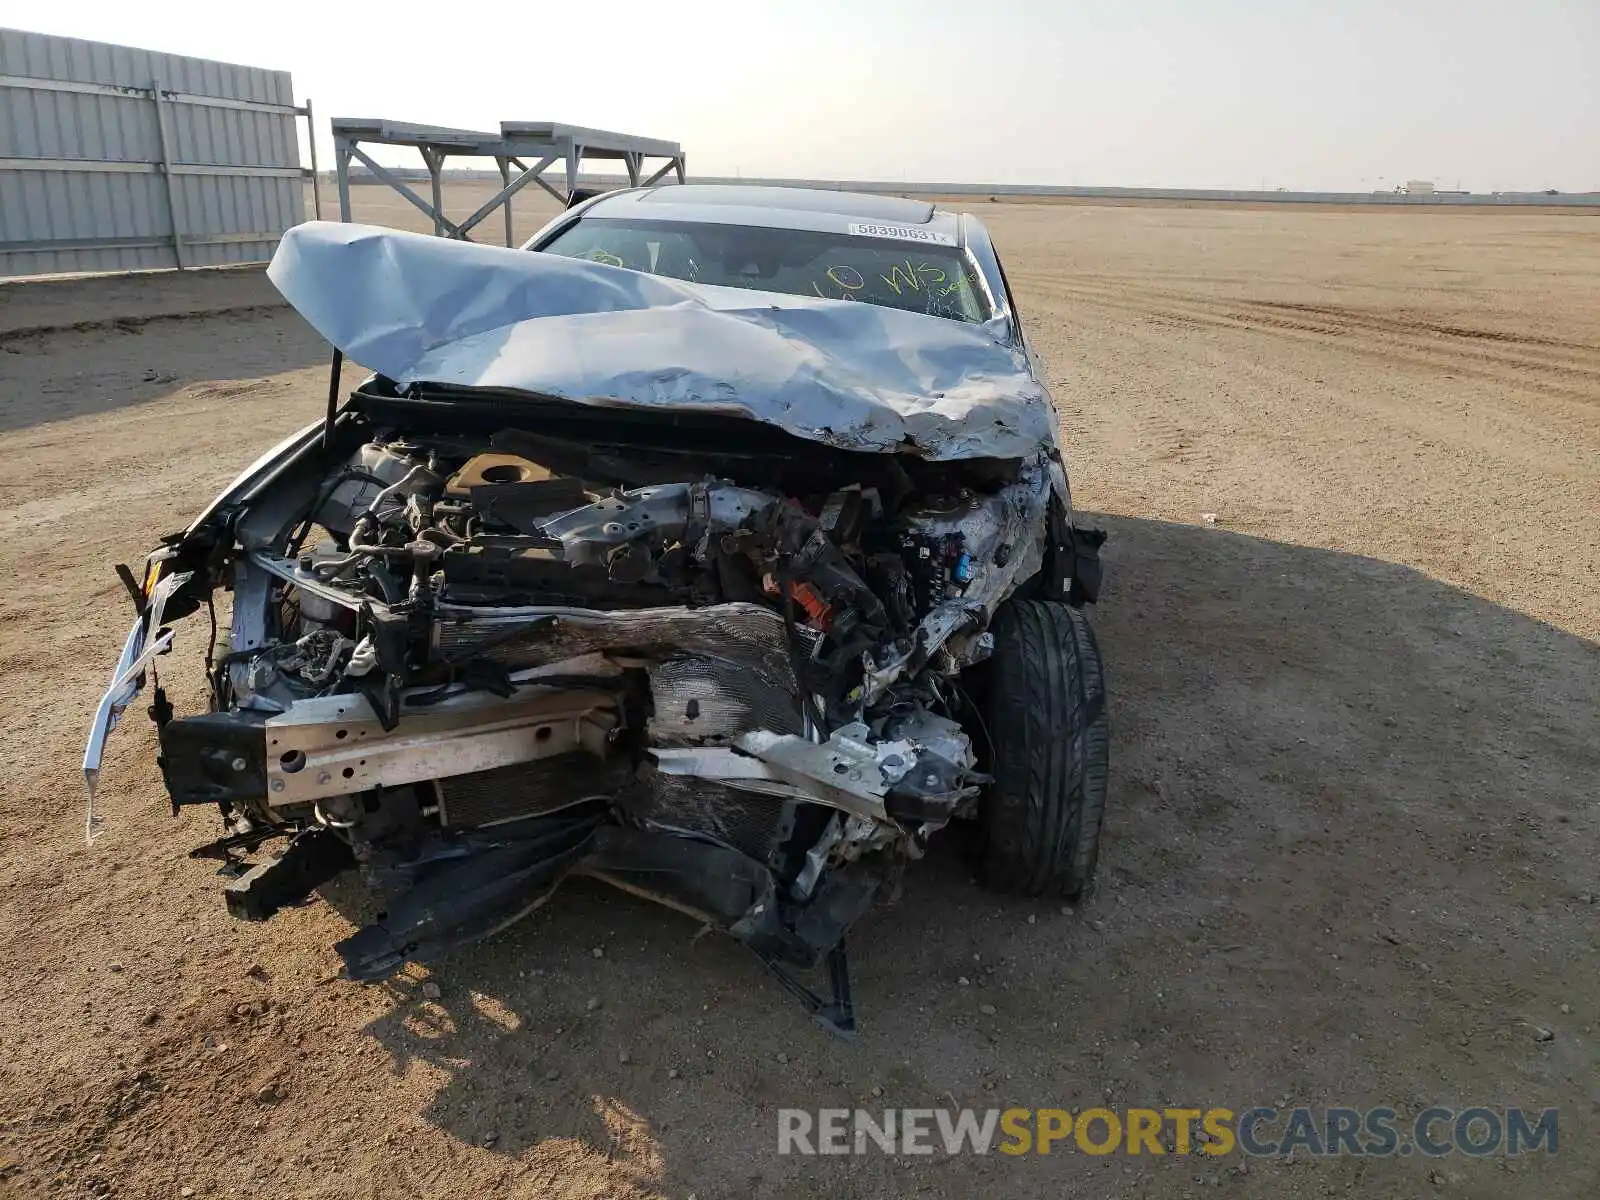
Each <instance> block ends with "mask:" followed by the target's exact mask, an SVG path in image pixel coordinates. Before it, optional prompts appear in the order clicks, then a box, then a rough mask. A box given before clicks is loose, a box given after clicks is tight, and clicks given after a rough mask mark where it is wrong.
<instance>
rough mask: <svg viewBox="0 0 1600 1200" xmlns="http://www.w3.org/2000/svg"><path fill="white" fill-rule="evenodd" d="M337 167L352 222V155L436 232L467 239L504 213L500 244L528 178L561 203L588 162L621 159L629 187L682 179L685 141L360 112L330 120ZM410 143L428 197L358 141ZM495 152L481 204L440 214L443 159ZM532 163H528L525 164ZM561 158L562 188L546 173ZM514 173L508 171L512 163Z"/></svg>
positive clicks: (342, 203) (342, 205)
mask: <svg viewBox="0 0 1600 1200" xmlns="http://www.w3.org/2000/svg"><path fill="white" fill-rule="evenodd" d="M332 124H333V147H334V168H335V175H336V177H337V179H338V185H339V219H340V220H341V221H348V220H350V163H351V160H352V159H354V160H355V161H356V162H359V163H360V164H361V165H362V166H364V167H366V169H367V170H369V171H371V172H372V174H373V176H374V177H376V178H377V179H378V180H379V181H380V182H382V183H386V184H388V185H389V186H390V187H391V188H393V189H394V190H395V191H396V192H398V193H399V194H400V195H401V196H402V197H403V198H404V199H406V200H407V201H409V202H410V203H411V204H412V205H413V206H415V207H416V208H417V209H419V210H420V211H421V212H422V213H423V214H424V215H425V216H427V217H428V218H429V219H430V220H431V221H432V222H433V232H434V233H435V234H437V235H439V236H440V237H452V238H459V239H461V240H464V241H470V240H471V239H470V238H469V237H468V234H469V233H471V231H472V230H473V229H474V228H476V227H477V226H478V225H479V224H481V223H482V222H483V221H484V220H485V219H486V218H487V217H488V216H489V215H490V214H491V213H493V212H494V210H495V209H497V208H499V209H502V210H503V212H504V216H505V242H506V245H508V246H509V245H511V244H512V232H511V198H512V197H513V196H515V195H516V194H517V193H518V192H520V191H521V190H522V189H523V188H524V187H526V186H527V185H528V184H530V183H536V184H538V185H539V186H540V187H542V188H543V189H544V190H545V191H546V192H548V193H550V195H551V196H553V197H555V199H556V200H557V201H558V202H559V203H561V204H562V205H563V206H565V205H567V204H569V203H570V202H571V200H572V195H573V192H574V191H575V190H576V189H577V186H578V171H579V169H580V168H581V167H582V165H583V163H584V161H585V160H601V161H609V162H620V163H622V165H623V169H624V170H626V171H627V173H628V182H629V184H630V185H631V186H633V187H641V186H649V185H651V184H655V183H660V182H661V181H662V180H663V179H665V178H666V177H667V176H668V175H669V174H670V175H675V176H676V177H677V180H678V182H679V183H683V182H684V153H683V147H681V146H680V145H678V143H677V142H667V141H662V140H660V139H658V138H647V137H636V136H634V135H633V134H627V133H611V132H609V131H607V130H604V129H585V128H584V127H583V126H581V125H559V124H555V123H554V122H550V121H502V122H501V123H500V132H499V133H498V134H495V133H485V132H481V131H478V130H472V129H449V128H446V127H444V126H439V125H411V124H407V123H405V122H402V121H385V120H380V119H369V118H364V117H335V118H333V123H332ZM363 142H365V143H368V144H376V145H383V146H409V147H411V148H413V149H415V150H417V151H418V152H419V153H421V155H422V161H423V164H424V165H425V166H426V167H427V169H428V179H429V182H430V184H431V197H430V199H427V200H425V199H423V198H422V197H421V196H419V195H417V193H416V192H414V191H412V189H411V188H410V187H409V186H407V184H406V182H405V181H404V180H403V179H401V178H400V177H399V176H398V175H396V174H395V173H394V171H393V170H392V169H390V168H388V167H384V166H382V165H381V164H379V163H377V162H375V161H373V159H372V157H371V156H370V155H369V154H367V153H366V152H365V151H364V150H362V149H361V144H362V143H363ZM452 156H454V157H460V158H492V159H494V161H495V165H496V166H497V167H499V169H500V183H501V187H500V190H499V191H498V192H496V193H495V194H494V195H493V196H491V197H490V198H489V199H488V200H485V201H484V202H483V203H482V204H481V205H479V206H478V209H477V211H476V212H474V213H473V214H472V215H471V216H469V217H467V219H466V220H464V221H460V222H456V221H452V220H451V219H450V218H449V217H447V216H445V213H444V180H443V173H444V163H445V160H446V159H447V158H450V157H452ZM645 159H665V160H666V162H665V163H664V164H663V165H662V166H661V167H660V168H658V169H657V170H656V171H655V172H654V173H653V174H651V175H650V176H648V177H646V176H645V175H644V161H645ZM529 162H532V163H533V165H532V166H529V165H528V164H529ZM558 164H560V165H561V167H562V169H563V170H564V172H565V190H564V191H563V190H558V189H557V188H556V187H555V186H554V185H552V184H551V183H550V181H549V180H548V179H546V178H545V177H544V173H545V172H546V171H547V170H549V169H550V168H551V167H553V166H556V165H558ZM512 167H515V168H516V169H517V171H518V174H517V175H516V176H515V177H513V176H512V173H511V168H512Z"/></svg>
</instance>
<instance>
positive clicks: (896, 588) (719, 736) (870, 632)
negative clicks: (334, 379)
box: [142, 398, 1084, 978]
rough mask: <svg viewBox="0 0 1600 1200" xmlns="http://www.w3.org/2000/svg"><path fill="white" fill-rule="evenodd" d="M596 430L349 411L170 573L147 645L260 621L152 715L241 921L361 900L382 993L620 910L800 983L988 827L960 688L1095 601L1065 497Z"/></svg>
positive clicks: (1040, 479) (954, 469) (704, 437)
mask: <svg viewBox="0 0 1600 1200" xmlns="http://www.w3.org/2000/svg"><path fill="white" fill-rule="evenodd" d="M584 420H585V421H587V422H589V423H590V424H589V425H588V426H587V427H585V428H580V429H565V428H560V427H555V428H551V427H550V426H549V425H548V424H546V425H544V426H542V427H541V428H540V430H539V431H538V432H531V431H529V430H528V429H525V428H521V427H516V428H510V427H505V426H504V425H503V422H501V421H497V420H495V419H493V416H492V414H490V415H485V414H479V415H478V419H471V418H470V415H469V416H467V417H464V416H463V414H462V413H460V412H452V413H450V414H449V415H448V419H441V414H439V413H438V412H430V411H428V410H425V409H424V410H421V411H418V410H414V409H410V408H408V407H407V406H406V405H404V404H402V403H400V402H399V401H398V400H395V399H393V398H380V399H376V400H374V402H373V403H371V404H369V405H367V406H364V407H363V406H357V405H353V406H352V407H351V408H350V409H349V410H347V411H346V413H344V414H343V415H342V416H341V418H340V421H339V423H338V424H337V426H335V427H331V428H330V429H329V430H328V431H326V433H325V434H324V435H323V436H322V437H321V438H320V439H318V438H314V437H310V436H307V437H305V438H304V439H303V440H302V443H301V444H300V445H299V446H298V448H296V449H293V450H292V451H290V452H289V453H287V454H284V455H281V456H280V457H279V459H278V460H277V461H276V462H275V463H274V464H272V467H271V469H270V470H269V471H268V472H266V473H265V474H264V475H262V476H261V477H259V478H256V479H254V480H252V481H250V482H249V484H248V485H247V486H245V487H243V488H242V489H240V490H236V492H235V493H233V494H231V495H225V496H224V497H223V498H222V499H221V500H220V501H219V503H218V505H217V506H214V508H213V510H212V511H211V512H209V513H208V514H207V515H206V516H204V517H202V518H201V519H200V520H199V521H197V522H196V523H195V525H194V526H191V528H190V529H189V530H187V531H186V532H185V533H184V534H181V535H175V536H174V538H172V539H169V540H168V543H167V545H166V546H165V547H164V548H163V549H162V550H160V551H158V552H157V553H156V554H155V555H153V556H152V559H151V565H150V568H149V570H147V585H148V583H149V581H151V580H159V583H158V584H157V586H155V588H154V591H153V592H152V594H151V597H150V599H149V600H148V602H147V605H146V609H145V610H143V612H142V615H143V617H144V618H145V620H146V622H147V635H148V637H149V639H151V640H154V639H156V638H157V637H158V636H165V637H167V638H168V639H170V636H171V635H170V632H164V631H163V628H162V627H163V625H164V623H165V622H166V621H168V620H170V619H172V618H174V617H176V616H181V615H183V613H184V612H186V611H191V610H193V609H194V608H196V607H198V606H199V605H200V604H202V603H204V604H208V605H209V604H211V603H212V597H211V592H212V591H213V590H214V589H216V588H226V589H231V590H232V592H233V611H232V618H231V622H230V624H229V628H228V633H227V639H226V644H225V645H224V646H222V647H220V648H214V649H212V650H208V652H207V674H208V679H209V683H210V706H209V707H210V711H208V712H205V713H199V714H195V715H192V716H177V715H176V714H174V713H173V712H172V711H171V706H170V705H168V704H167V703H166V701H165V699H164V694H163V693H162V692H161V691H160V689H159V687H158V689H157V702H156V704H155V705H154V706H153V708H152V713H153V715H155V716H156V719H157V724H158V726H159V728H160V740H161V747H162V754H161V766H162V771H163V775H164V778H165V782H166V784H167V789H168V792H169V794H170V795H171V798H172V801H173V806H174V811H177V810H178V809H180V808H181V807H184V806H188V805H196V804H206V805H209V804H215V805H217V806H218V808H219V809H220V811H221V813H222V815H223V819H224V826H225V830H226V833H225V836H224V837H223V838H222V839H220V840H219V841H218V842H217V843H215V845H214V847H213V848H214V849H215V850H216V851H217V853H218V854H219V856H221V857H223V858H224V859H225V860H226V861H229V862H234V863H236V866H237V869H238V875H239V877H238V878H236V879H234V880H233V881H232V882H230V883H229V884H228V885H227V889H226V894H227V897H228V902H229V906H230V909H232V911H234V912H235V913H236V915H239V916H243V917H247V918H252V919H265V918H266V917H269V916H271V915H272V913H273V912H275V911H277V910H278V909H279V908H281V907H282V906H283V905H284V904H285V903H291V902H293V900H294V898H295V897H297V896H299V895H303V894H304V893H305V892H306V891H307V890H308V889H309V888H310V887H313V886H315V885H316V883H317V882H319V881H320V880H321V879H323V878H326V877H327V876H328V875H329V874H331V873H336V872H337V871H338V870H342V869H344V868H346V867H348V866H350V865H354V866H357V867H359V869H360V871H361V872H362V874H363V876H364V877H365V879H366V881H367V883H368V884H370V885H372V886H373V887H374V888H376V889H378V890H379V892H380V893H381V894H382V895H384V896H385V897H386V898H387V899H388V903H387V907H386V908H385V911H384V913H383V914H382V915H381V916H380V918H379V920H378V921H376V922H374V923H373V924H371V925H368V926H367V927H365V928H363V929H362V930H360V931H359V932H358V933H356V934H355V935H354V936H352V937H351V938H348V939H346V940H345V941H344V942H342V943H340V945H339V950H340V952H341V954H342V955H343V956H344V959H345V963H346V969H347V972H348V973H349V974H350V975H351V976H352V977H355V978H377V977H381V976H383V975H385V974H387V973H389V972H390V971H392V970H394V969H395V968H396V967H398V966H399V965H400V964H401V963H402V962H404V961H406V960H407V959H420V960H422V961H427V960H428V959H429V957H430V956H433V955H436V954H438V953H443V952H444V951H445V950H446V949H448V948H450V947H451V946H454V945H458V944H460V943H461V942H463V941H466V940H471V939H472V938H474V937H477V936H481V935H482V934H483V933H485V932H487V931H489V930H490V929H492V928H497V927H499V924H502V923H504V920H505V918H506V910H507V906H508V905H510V906H513V907H514V906H515V905H518V904H526V903H527V902H528V897H529V896H530V895H533V896H543V895H546V894H548V892H549V891H551V890H553V889H554V888H555V887H556V886H558V885H559V883H560V882H561V880H562V879H564V878H566V877H568V876H570V875H574V874H577V875H592V876H596V877H599V878H603V879H605V880H606V881H607V882H610V883H613V884H616V885H617V886H620V887H623V888H625V889H627V890H631V891H635V892H639V893H641V894H644V895H647V896H649V897H651V898H653V899H657V900H661V901H663V902H665V903H668V904H670V905H671V906H673V907H676V908H679V909H681V910H686V911H689V912H692V913H694V914H696V915H699V916H702V917H703V918H705V919H706V920H708V921H709V922H711V923H713V924H715V925H717V926H719V927H721V928H724V929H727V930H728V931H729V932H731V933H733V934H734V935H735V936H736V937H739V938H740V939H741V940H743V941H745V942H746V943H747V944H749V945H750V946H751V947H752V948H753V949H755V950H756V951H757V952H758V953H759V954H761V955H762V957H763V958H764V959H765V960H766V961H768V963H769V965H773V964H776V963H778V962H789V963H797V964H802V965H809V964H811V963H814V962H815V961H817V959H818V958H819V956H821V955H822V954H825V953H828V952H830V950H831V949H832V948H833V947H836V946H838V945H839V944H841V939H842V937H843V933H844V930H845V929H846V928H847V927H848V925H849V923H850V922H851V921H853V920H854V919H855V918H856V917H857V916H859V915H860V913H861V912H862V911H864V910H865V908H866V906H867V905H868V904H869V903H870V902H871V900H872V898H873V897H874V896H875V895H880V894H884V893H892V892H893V891H894V890H895V888H896V886H897V879H898V873H899V871H900V869H901V868H902V867H903V865H904V864H905V863H906V862H907V861H909V860H911V859H915V858H917V857H920V856H921V854H922V852H923V849H924V847H925V845H926V842H927V839H928V837H929V835H930V834H931V833H932V832H934V831H935V830H938V829H940V828H942V827H943V826H945V825H946V824H948V823H949V822H950V821H951V820H953V819H956V818H959V817H963V816H969V815H971V814H972V813H973V812H974V811H975V806H976V802H977V798H978V796H979V793H980V791H981V790H982V787H983V785H984V784H985V782H986V781H987V779H988V776H987V775H986V774H985V773H984V770H983V764H984V762H985V759H986V757H987V753H988V750H987V747H986V745H985V744H984V740H985V739H986V737H987V731H986V730H985V729H984V728H983V724H982V717H981V715H980V713H979V710H978V706H977V705H976V704H975V703H974V701H973V698H972V696H971V694H970V692H969V690H968V685H967V683H965V682H963V680H962V678H961V676H962V672H963V671H965V670H966V669H967V668H969V667H971V666H973V665H974V664H977V663H980V662H982V661H983V660H984V659H985V657H987V655H988V654H989V653H990V651H991V650H992V647H993V641H992V635H991V634H989V633H988V631H987V626H988V624H989V619H990V617H991V616H992V615H993V613H994V611H995V609H996V607H997V606H998V605H999V604H1000V602H1001V601H1002V600H1004V599H1005V598H1006V597H1008V596H1010V595H1012V594H1014V593H1016V592H1017V591H1018V590H1019V589H1020V588H1023V587H1027V588H1031V589H1037V590H1039V591H1041V592H1047V591H1048V589H1052V588H1054V589H1057V590H1058V591H1060V592H1062V593H1064V592H1065V591H1066V589H1067V588H1069V587H1073V586H1079V582H1078V581H1079V580H1080V577H1082V576H1084V572H1083V571H1081V570H1078V571H1073V570H1071V565H1072V559H1071V558H1070V557H1069V556H1070V555H1071V554H1072V553H1073V552H1074V550H1073V548H1074V543H1073V542H1072V541H1071V539H1070V533H1071V531H1070V527H1069V525H1068V523H1067V521H1066V519H1065V513H1066V512H1067V511H1068V510H1067V508H1066V503H1065V497H1064V491H1065V489H1064V479H1061V480H1060V481H1059V484H1058V476H1059V475H1060V470H1059V464H1058V463H1056V462H1053V461H1052V460H1050V459H1048V458H1044V457H1041V458H1039V459H1037V460H1033V461H1024V462H993V461H977V462H962V463H954V464H950V463H925V462H909V463H903V462H901V461H900V460H899V457H898V456H894V455H883V454H846V453H841V452H838V451H834V450H831V449H828V448H818V447H815V446H810V445H805V446H803V447H801V448H799V449H796V447H797V446H800V443H799V440H798V439H794V438H792V437H789V436H788V435H778V437H777V439H776V440H774V439H773V435H772V433H771V431H768V430H763V429H762V428H761V427H758V426H751V425H749V423H746V422H733V423H730V424H729V426H728V427H731V428H733V429H735V430H736V431H740V432H743V431H753V432H751V433H749V435H748V436H743V437H730V436H728V432H727V428H726V427H720V426H715V425H713V426H712V427H711V428H709V429H708V428H697V427H674V428H672V429H666V430H664V429H661V428H659V427H654V428H650V429H649V430H648V437H642V436H639V433H638V431H636V430H635V429H633V428H631V427H630V426H629V425H628V423H627V422H626V421H620V420H619V421H616V422H606V423H601V424H596V423H595V422H596V418H595V417H594V416H592V415H586V416H585V417H584ZM819 451H820V452H819ZM1064 531H1065V532H1064ZM1064 564H1065V565H1064ZM1080 565H1081V564H1080ZM274 836H287V837H289V838H290V839H291V841H290V852H289V853H286V854H285V855H283V856H281V857H279V858H276V859H270V860H267V861H265V862H259V863H256V864H254V865H250V864H247V863H245V862H243V861H242V860H236V859H235V858H234V855H235V852H236V851H239V850H248V849H250V848H252V847H254V846H255V845H259V844H260V842H261V841H262V840H264V839H266V838H269V837H274Z"/></svg>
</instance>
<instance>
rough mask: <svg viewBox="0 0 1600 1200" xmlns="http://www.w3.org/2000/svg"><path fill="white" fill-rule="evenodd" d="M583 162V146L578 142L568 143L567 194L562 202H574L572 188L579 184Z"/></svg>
mask: <svg viewBox="0 0 1600 1200" xmlns="http://www.w3.org/2000/svg"><path fill="white" fill-rule="evenodd" d="M582 162H583V147H582V146H580V145H578V143H577V142H568V143H567V194H566V195H565V196H563V197H562V198H561V203H563V204H571V203H572V189H573V188H575V187H577V186H578V167H579V165H581V164H582Z"/></svg>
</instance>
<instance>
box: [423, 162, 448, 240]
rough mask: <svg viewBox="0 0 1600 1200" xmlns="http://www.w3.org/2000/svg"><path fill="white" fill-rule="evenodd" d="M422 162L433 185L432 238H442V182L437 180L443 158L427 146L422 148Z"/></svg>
mask: <svg viewBox="0 0 1600 1200" xmlns="http://www.w3.org/2000/svg"><path fill="white" fill-rule="evenodd" d="M422 161H423V162H425V163H427V164H428V179H429V180H430V181H431V182H432V184H433V236H434V237H443V236H444V181H443V180H442V179H440V178H439V168H440V167H442V166H443V165H444V156H443V155H442V154H440V153H439V152H438V151H437V150H434V149H431V148H430V147H428V146H423V147H422Z"/></svg>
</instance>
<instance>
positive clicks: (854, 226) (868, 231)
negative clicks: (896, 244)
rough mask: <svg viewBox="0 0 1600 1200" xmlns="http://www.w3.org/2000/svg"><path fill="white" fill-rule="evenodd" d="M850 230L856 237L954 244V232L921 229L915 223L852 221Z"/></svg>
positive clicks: (934, 244)
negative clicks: (876, 223) (880, 223)
mask: <svg viewBox="0 0 1600 1200" xmlns="http://www.w3.org/2000/svg"><path fill="white" fill-rule="evenodd" d="M850 232H851V233H853V234H855V236H856V237H875V238H899V239H900V240H901V241H905V242H923V243H925V244H927V245H930V246H954V245H955V244H956V239H955V236H954V235H953V234H949V233H941V232H940V231H938V230H936V229H919V228H917V227H916V226H915V225H869V224H866V223H864V222H861V221H852V222H850Z"/></svg>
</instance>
